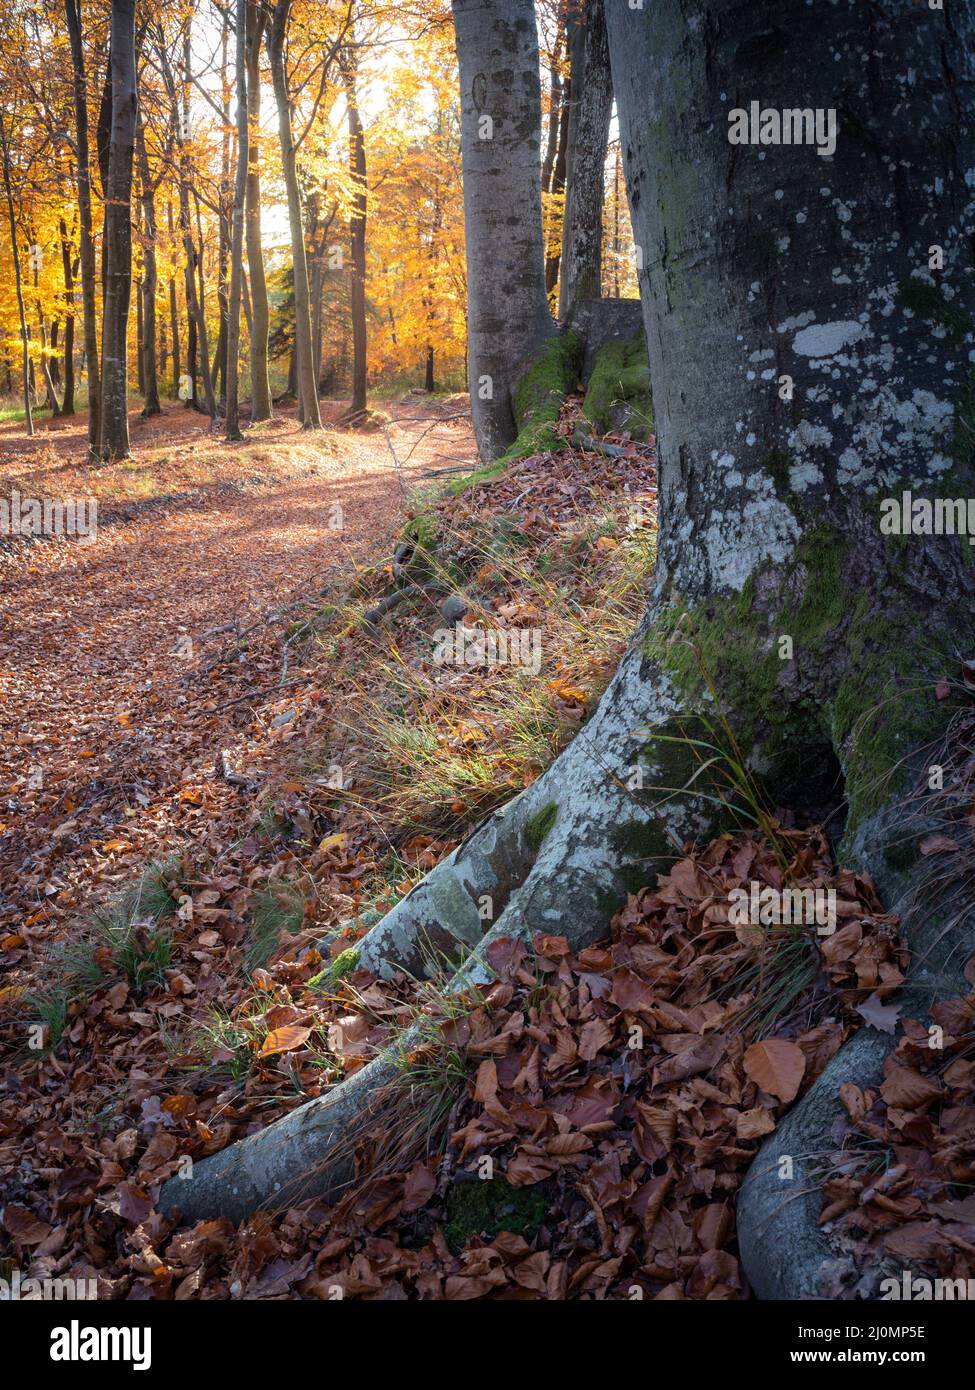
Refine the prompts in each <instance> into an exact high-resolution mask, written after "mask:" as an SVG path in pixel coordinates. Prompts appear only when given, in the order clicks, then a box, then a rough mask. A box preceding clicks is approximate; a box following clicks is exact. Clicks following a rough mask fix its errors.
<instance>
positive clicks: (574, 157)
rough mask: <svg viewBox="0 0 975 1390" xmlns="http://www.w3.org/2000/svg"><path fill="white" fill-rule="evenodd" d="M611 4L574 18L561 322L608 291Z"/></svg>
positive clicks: (592, 0)
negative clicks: (606, 191) (605, 195)
mask: <svg viewBox="0 0 975 1390" xmlns="http://www.w3.org/2000/svg"><path fill="white" fill-rule="evenodd" d="M604 7H605V0H588V3H587V4H586V6H585V8H584V9H583V10H582V11H581V12H580V13H579V14H578V15H576V16H573V17H571V18H570V21H569V23H570V43H569V50H570V53H571V55H572V84H571V95H572V100H571V103H570V106H569V131H568V154H567V157H566V186H565V216H564V219H563V225H562V259H561V263H560V265H559V319H560V320H561V321H562V322H563V323H564V322H565V321H566V320H567V319H568V318H569V316H570V315H571V313H572V309H573V307H574V306H575V304H576V303H577V301H578V300H580V299H598V298H599V297H600V291H601V287H602V244H603V187H604V184H605V179H606V146H607V142H608V139H609V118H610V113H611V111H612V106H613V81H612V77H611V75H610V68H609V41H608V39H607V37H606V14H605V8H604Z"/></svg>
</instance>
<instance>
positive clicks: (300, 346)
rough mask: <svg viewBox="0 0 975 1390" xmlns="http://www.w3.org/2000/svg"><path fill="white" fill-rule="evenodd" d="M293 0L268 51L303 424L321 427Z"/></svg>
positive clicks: (281, 11)
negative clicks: (290, 51)
mask: <svg viewBox="0 0 975 1390" xmlns="http://www.w3.org/2000/svg"><path fill="white" fill-rule="evenodd" d="M290 16H291V0H275V3H274V6H273V8H272V10H271V22H270V24H269V25H268V30H267V53H268V58H269V59H270V62H271V81H272V84H273V86H274V98H275V102H276V103H277V108H278V138H279V140H280V143H281V168H282V172H283V174H284V185H285V189H286V191H287V194H288V225H289V227H290V229H291V259H292V264H293V266H294V291H295V348H296V352H297V358H298V389H299V392H300V399H301V408H302V423H303V425H304V428H305V429H321V427H322V417H321V412H320V411H319V407H318V383H317V381H316V380H315V359H314V354H313V352H312V340H311V294H310V290H309V285H308V258H307V255H306V252H305V225H304V216H303V212H302V206H301V190H300V189H299V187H298V167H297V158H296V154H295V141H294V132H293V130H292V126H291V97H290V93H289V91H288V73H287V62H286V55H285V48H286V39H287V33H288V20H289V18H290Z"/></svg>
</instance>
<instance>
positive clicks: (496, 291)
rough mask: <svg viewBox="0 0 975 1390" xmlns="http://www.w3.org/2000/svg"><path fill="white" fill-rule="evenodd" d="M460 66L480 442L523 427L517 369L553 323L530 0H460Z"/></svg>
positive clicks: (494, 445)
mask: <svg viewBox="0 0 975 1390" xmlns="http://www.w3.org/2000/svg"><path fill="white" fill-rule="evenodd" d="M453 12H454V27H455V30H456V34H457V56H458V62H459V66H460V97H461V156H462V161H463V170H464V223H465V232H466V244H467V284H468V348H469V373H470V383H471V407H472V413H473V416H474V430H475V434H476V436H477V444H478V449H479V450H480V454H481V458H482V459H483V460H484V461H485V462H489V461H490V460H492V459H495V458H498V457H499V456H500V455H501V454H503V453H504V452H505V450H506V449H507V447H508V445H509V444H511V442H512V441H513V440H514V438H515V436H516V435H517V433H518V430H517V426H516V422H515V416H514V410H513V404H512V396H513V393H514V390H515V387H516V385H517V382H518V378H519V375H520V374H521V372H522V371H523V370H524V368H525V366H526V365H527V364H528V360H529V359H530V358H531V357H532V355H533V354H534V353H535V352H536V350H537V349H538V347H539V346H540V344H541V343H543V342H544V340H545V339H546V338H547V337H549V336H551V334H552V333H553V332H554V324H553V322H552V318H551V315H550V313H549V310H548V304H547V301H546V296H545V263H544V248H543V241H542V199H541V175H540V171H539V147H540V142H541V92H540V85H539V76H538V38H537V34H536V29H535V7H534V5H533V4H532V0H508V3H507V4H505V5H499V4H493V3H492V4H484V3H482V0H453Z"/></svg>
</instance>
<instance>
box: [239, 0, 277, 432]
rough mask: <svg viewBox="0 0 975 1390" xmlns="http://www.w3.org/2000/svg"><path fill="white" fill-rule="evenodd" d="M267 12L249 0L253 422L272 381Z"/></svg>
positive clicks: (267, 414)
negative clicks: (264, 132)
mask: <svg viewBox="0 0 975 1390" xmlns="http://www.w3.org/2000/svg"><path fill="white" fill-rule="evenodd" d="M263 32H264V11H263V8H262V7H261V6H260V5H259V4H258V0H247V34H246V40H247V49H246V57H247V126H248V141H247V203H246V220H245V231H246V236H247V267H248V270H249V272H250V290H251V319H250V349H251V353H250V355H251V422H252V423H253V422H254V421H255V420H270V418H271V384H270V380H269V378H268V362H267V339H268V331H269V328H270V319H271V315H270V307H269V305H268V298H267V280H266V278H265V274H264V248H263V246H262V244H261V144H260V122H261V37H262V34H263Z"/></svg>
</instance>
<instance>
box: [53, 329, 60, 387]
mask: <svg viewBox="0 0 975 1390" xmlns="http://www.w3.org/2000/svg"><path fill="white" fill-rule="evenodd" d="M59 327H60V321H59V320H58V319H52V320H51V380H52V381H53V382H54V385H55V387H58V386H60V385H61V363H60V362H59V361H58V329H59Z"/></svg>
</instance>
